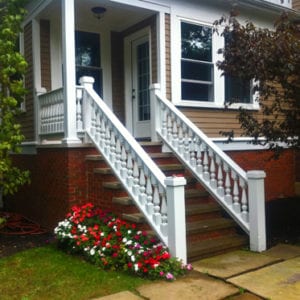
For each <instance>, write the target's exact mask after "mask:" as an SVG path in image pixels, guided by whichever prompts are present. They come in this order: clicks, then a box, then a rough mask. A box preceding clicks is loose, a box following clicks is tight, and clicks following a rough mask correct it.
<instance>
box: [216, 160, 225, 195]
mask: <svg viewBox="0 0 300 300" xmlns="http://www.w3.org/2000/svg"><path fill="white" fill-rule="evenodd" d="M216 163H217V165H218V174H217V186H218V187H217V193H218V195H219V196H221V197H223V196H224V186H223V184H224V182H223V169H222V161H221V159H220V157H219V156H217V157H216Z"/></svg>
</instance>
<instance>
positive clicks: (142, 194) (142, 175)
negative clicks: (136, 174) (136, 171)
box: [139, 168, 147, 206]
mask: <svg viewBox="0 0 300 300" xmlns="http://www.w3.org/2000/svg"><path fill="white" fill-rule="evenodd" d="M139 184H140V194H139V201H140V203H141V205H143V206H144V205H145V204H146V203H147V195H146V178H145V173H144V170H143V168H142V169H141V171H140V178H139Z"/></svg>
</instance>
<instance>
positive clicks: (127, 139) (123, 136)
mask: <svg viewBox="0 0 300 300" xmlns="http://www.w3.org/2000/svg"><path fill="white" fill-rule="evenodd" d="M93 82H94V79H93V78H91V77H82V78H81V79H80V84H81V87H78V88H77V90H78V91H80V92H78V93H77V103H82V107H77V121H78V120H80V124H82V125H83V128H84V130H85V132H86V134H87V135H88V137H89V139H90V140H91V141H92V142H93V143H94V144H95V146H96V148H97V149H98V150H99V151H100V153H101V155H102V156H103V157H104V159H105V160H106V162H107V163H108V164H109V166H110V167H111V169H112V170H113V172H114V174H115V175H116V176H117V177H118V179H119V180H120V182H121V183H122V184H123V186H124V188H125V189H126V190H127V192H128V194H129V195H130V196H131V198H132V199H133V201H134V202H135V205H136V206H137V207H138V208H139V210H140V211H141V212H142V213H143V215H144V216H145V218H146V219H147V222H148V223H149V224H150V226H151V227H152V228H153V230H154V231H155V232H156V234H157V235H158V237H159V238H160V239H161V241H162V242H163V243H164V244H165V245H166V246H168V247H169V249H170V252H171V254H172V255H173V256H176V257H178V258H180V259H181V260H182V261H183V262H184V263H186V232H185V228H186V226H185V207H184V185H185V184H186V180H185V179H184V178H183V177H174V178H173V177H166V176H165V175H164V174H163V173H162V171H161V170H160V169H159V168H158V167H157V165H156V164H155V163H154V162H153V161H152V160H151V158H150V157H149V155H148V154H147V153H146V152H145V151H144V149H143V148H142V147H141V146H140V144H139V143H138V142H137V141H136V140H135V139H134V137H133V136H132V135H131V134H130V133H129V132H128V130H127V129H126V128H125V127H124V125H123V124H122V123H121V122H120V121H119V119H118V118H117V117H116V116H115V115H114V114H113V112H112V111H111V110H110V108H109V107H108V106H107V105H106V104H105V102H104V101H103V100H102V99H101V98H100V97H99V95H98V94H97V93H96V92H95V91H94V89H93ZM79 95H82V99H81V101H80V99H78V97H79ZM80 115H81V116H82V117H81V116H80Z"/></svg>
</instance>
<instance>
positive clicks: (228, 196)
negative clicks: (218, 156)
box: [224, 164, 232, 205]
mask: <svg viewBox="0 0 300 300" xmlns="http://www.w3.org/2000/svg"><path fill="white" fill-rule="evenodd" d="M224 172H225V201H226V203H227V204H230V205H231V204H232V195H231V182H230V170H229V167H228V165H227V164H224Z"/></svg>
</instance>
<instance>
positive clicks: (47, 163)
mask: <svg viewBox="0 0 300 300" xmlns="http://www.w3.org/2000/svg"><path fill="white" fill-rule="evenodd" d="M94 152H95V150H94V148H69V149H68V148H39V149H37V154H36V155H14V156H13V158H14V161H15V162H16V163H17V165H18V166H20V167H21V168H22V169H27V170H30V172H31V184H30V185H28V186H24V187H22V188H21V190H20V191H19V193H17V194H16V195H14V196H13V197H8V198H7V200H6V201H5V209H6V210H9V211H15V212H19V213H22V214H24V215H26V216H27V217H29V218H30V219H32V220H34V221H36V222H38V223H39V224H41V225H43V226H46V227H49V228H53V227H54V226H55V225H56V224H57V222H58V221H59V220H62V219H63V218H64V217H65V214H66V213H67V212H68V211H69V209H70V207H71V206H72V205H74V204H78V203H84V202H85V201H87V198H86V192H87V188H86V186H87V185H86V176H85V175H86V169H85V156H86V155H87V154H90V153H94Z"/></svg>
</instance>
